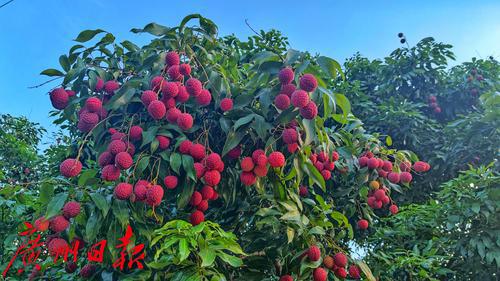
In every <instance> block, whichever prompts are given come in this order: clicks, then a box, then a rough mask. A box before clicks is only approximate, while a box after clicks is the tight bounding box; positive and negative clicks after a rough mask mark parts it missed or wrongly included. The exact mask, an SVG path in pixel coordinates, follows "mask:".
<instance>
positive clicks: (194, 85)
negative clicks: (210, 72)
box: [185, 78, 203, 97]
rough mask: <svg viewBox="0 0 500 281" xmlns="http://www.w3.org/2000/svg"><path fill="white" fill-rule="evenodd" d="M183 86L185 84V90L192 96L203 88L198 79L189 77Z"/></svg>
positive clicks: (196, 94)
mask: <svg viewBox="0 0 500 281" xmlns="http://www.w3.org/2000/svg"><path fill="white" fill-rule="evenodd" d="M185 86H186V90H187V92H188V93H189V95H191V96H193V97H196V96H198V95H199V94H200V93H201V90H202V88H203V86H202V84H201V82H200V80H198V79H196V78H189V79H188V80H187V81H186V84H185Z"/></svg>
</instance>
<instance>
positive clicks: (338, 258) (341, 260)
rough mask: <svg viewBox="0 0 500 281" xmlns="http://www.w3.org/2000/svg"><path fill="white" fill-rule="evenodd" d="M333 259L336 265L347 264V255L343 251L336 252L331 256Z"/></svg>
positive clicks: (343, 265) (342, 265)
mask: <svg viewBox="0 0 500 281" xmlns="http://www.w3.org/2000/svg"><path fill="white" fill-rule="evenodd" d="M333 261H334V262H335V264H336V265H337V266H338V267H345V266H346V265H347V257H346V255H344V253H336V254H335V255H334V256H333Z"/></svg>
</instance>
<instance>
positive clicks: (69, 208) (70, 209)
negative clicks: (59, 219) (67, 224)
mask: <svg viewBox="0 0 500 281" xmlns="http://www.w3.org/2000/svg"><path fill="white" fill-rule="evenodd" d="M62 211H63V215H64V217H65V218H67V219H70V218H74V217H76V216H78V214H79V213H80V203H78V202H76V201H69V202H68V203H66V204H64V207H63V209H62Z"/></svg>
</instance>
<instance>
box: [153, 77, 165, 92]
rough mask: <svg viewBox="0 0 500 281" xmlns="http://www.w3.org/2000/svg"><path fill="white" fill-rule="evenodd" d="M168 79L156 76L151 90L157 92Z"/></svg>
mask: <svg viewBox="0 0 500 281" xmlns="http://www.w3.org/2000/svg"><path fill="white" fill-rule="evenodd" d="M166 82H167V81H166V80H165V78H163V76H155V77H153V79H151V90H153V91H154V92H157V91H159V90H160V89H161V87H162V85H163V84H165V83H166Z"/></svg>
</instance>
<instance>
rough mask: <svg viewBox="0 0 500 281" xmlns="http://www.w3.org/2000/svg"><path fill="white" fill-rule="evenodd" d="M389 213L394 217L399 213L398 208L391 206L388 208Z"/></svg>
mask: <svg viewBox="0 0 500 281" xmlns="http://www.w3.org/2000/svg"><path fill="white" fill-rule="evenodd" d="M389 211H390V212H391V214H393V215H395V214H397V213H398V212H399V208H398V206H397V205H394V204H392V205H391V206H389Z"/></svg>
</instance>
